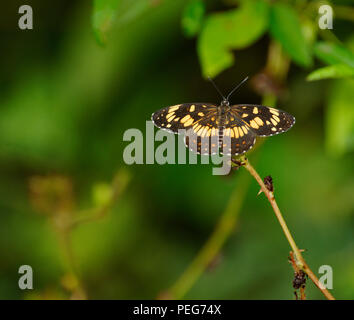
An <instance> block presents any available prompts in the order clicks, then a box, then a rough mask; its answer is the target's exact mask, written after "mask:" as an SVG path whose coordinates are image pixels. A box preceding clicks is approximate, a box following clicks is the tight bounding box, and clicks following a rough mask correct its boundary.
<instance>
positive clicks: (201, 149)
mask: <svg viewBox="0 0 354 320" xmlns="http://www.w3.org/2000/svg"><path fill="white" fill-rule="evenodd" d="M216 120H217V115H216V112H212V113H210V114H209V115H207V116H205V117H203V118H202V119H200V120H199V121H197V122H196V123H195V124H194V125H193V126H192V127H190V128H189V130H187V132H186V135H185V139H184V143H185V145H186V146H187V147H188V148H189V149H190V150H191V151H193V152H194V153H198V154H204V155H207V154H217V153H218V152H219V145H218V137H219V129H218V126H217V124H216Z"/></svg>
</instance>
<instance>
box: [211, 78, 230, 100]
mask: <svg viewBox="0 0 354 320" xmlns="http://www.w3.org/2000/svg"><path fill="white" fill-rule="evenodd" d="M208 80H209V81H210V82H211V83H212V84H213V86H214V88H215V89H216V91H217V92H219V94H220V96H221V97H222V98H223V99H224V100H226V99H225V97H224V95H223V94H222V93H221V91H220V90H219V88H218V87H217V86H216V84H215V82H214V80H213V79H212V78H210V77H208Z"/></svg>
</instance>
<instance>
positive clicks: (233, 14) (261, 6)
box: [198, 0, 269, 77]
mask: <svg viewBox="0 0 354 320" xmlns="http://www.w3.org/2000/svg"><path fill="white" fill-rule="evenodd" d="M268 17H269V7H268V4H267V3H266V2H265V1H263V0H249V1H245V2H242V4H241V7H240V8H238V9H235V10H231V11H227V12H223V13H217V14H213V15H210V16H209V17H208V18H207V19H206V21H205V23H204V27H203V29H202V31H201V34H200V36H199V38H198V55H199V60H200V63H201V67H202V73H203V75H204V76H205V77H215V76H216V75H217V74H219V73H220V72H221V71H223V70H225V69H226V68H228V67H230V66H232V65H233V63H234V57H233V54H232V53H231V50H233V49H242V48H246V47H248V46H249V45H251V44H253V43H254V42H255V41H256V40H257V39H259V38H260V37H261V36H262V35H263V34H264V32H265V31H266V30H267V27H268V21H269V19H268Z"/></svg>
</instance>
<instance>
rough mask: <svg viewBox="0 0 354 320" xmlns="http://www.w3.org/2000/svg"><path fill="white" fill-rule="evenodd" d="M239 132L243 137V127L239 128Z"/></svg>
mask: <svg viewBox="0 0 354 320" xmlns="http://www.w3.org/2000/svg"><path fill="white" fill-rule="evenodd" d="M238 132H239V134H240V137H243V131H242V129H241V128H238Z"/></svg>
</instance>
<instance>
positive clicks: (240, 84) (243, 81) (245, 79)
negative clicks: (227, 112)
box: [226, 76, 248, 100]
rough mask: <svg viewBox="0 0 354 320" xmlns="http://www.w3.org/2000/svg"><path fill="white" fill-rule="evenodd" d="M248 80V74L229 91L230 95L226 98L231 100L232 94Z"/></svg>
mask: <svg viewBox="0 0 354 320" xmlns="http://www.w3.org/2000/svg"><path fill="white" fill-rule="evenodd" d="M247 80H248V76H247V77H246V78H244V79H243V80H242V81H241V82H240V83H239V84H238V85H237V86H236V87H235V88H233V89H232V91H231V92H230V93H229V95H228V96H227V98H226V100H229V98H230V97H231V95H232V94H233V93H234V92H235V91H236V90H237V89H238V88H239V87H241V86H242V85H243V84H244V83H245V82H246V81H247Z"/></svg>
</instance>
